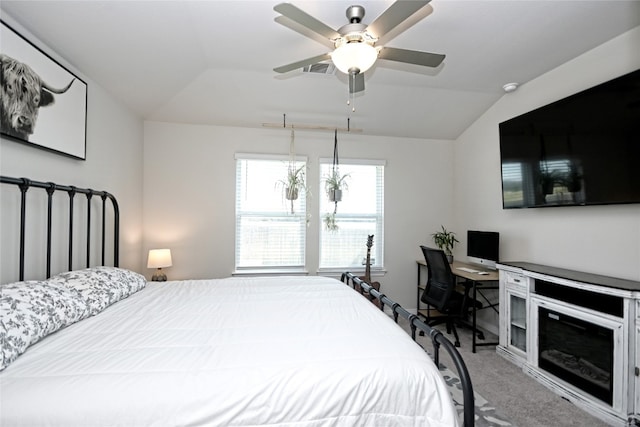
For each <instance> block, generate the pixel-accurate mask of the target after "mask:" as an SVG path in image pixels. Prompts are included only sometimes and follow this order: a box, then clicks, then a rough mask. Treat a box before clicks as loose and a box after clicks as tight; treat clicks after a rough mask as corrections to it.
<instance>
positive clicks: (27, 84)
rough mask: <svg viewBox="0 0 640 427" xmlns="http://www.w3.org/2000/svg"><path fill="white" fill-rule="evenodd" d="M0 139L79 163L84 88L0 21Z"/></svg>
mask: <svg viewBox="0 0 640 427" xmlns="http://www.w3.org/2000/svg"><path fill="white" fill-rule="evenodd" d="M1 31H2V32H1V34H0V39H1V40H2V44H1V45H0V63H1V65H2V69H1V73H0V120H1V122H0V132H1V134H2V137H6V138H8V139H11V140H14V141H18V142H22V143H26V144H30V145H33V146H36V147H38V148H43V149H46V150H49V151H52V152H56V153H59V154H63V155H66V156H70V157H74V158H78V159H82V160H84V159H85V158H86V127H87V84H86V83H85V82H84V81H82V80H81V79H80V78H78V77H77V76H76V75H74V74H73V73H71V72H70V71H69V70H68V69H66V68H65V67H63V66H62V65H60V64H59V63H58V62H57V61H55V60H54V59H53V58H51V57H50V56H49V55H47V54H46V53H45V52H44V51H42V50H40V49H39V48H38V47H36V46H35V45H33V44H32V43H30V42H29V41H28V40H27V39H25V38H24V37H22V36H21V35H20V34H18V33H17V32H16V31H15V30H14V29H13V28H11V27H10V26H8V25H7V24H6V23H5V22H2V29H1Z"/></svg>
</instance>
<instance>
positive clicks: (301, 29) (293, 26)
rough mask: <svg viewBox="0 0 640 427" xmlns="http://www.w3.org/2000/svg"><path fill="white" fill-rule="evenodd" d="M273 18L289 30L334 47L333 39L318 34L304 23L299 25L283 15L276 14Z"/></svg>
mask: <svg viewBox="0 0 640 427" xmlns="http://www.w3.org/2000/svg"><path fill="white" fill-rule="evenodd" d="M273 20H274V21H276V22H277V23H278V24H281V25H283V26H285V27H287V28H289V29H290V30H293V31H295V32H296V33H298V34H301V35H303V36H305V37H308V38H310V39H311V40H315V41H317V42H318V43H321V44H323V45H325V46H327V47H329V48H331V49H333V48H334V47H335V43H334V42H333V41H331V40H329V39H328V38H326V37H324V36H321V35H320V34H318V33H316V32H314V31H311V30H310V29H309V28H307V27H305V26H304V25H301V24H299V23H298V22H296V21H294V20H292V19H289V18H287V17H286V16H284V15H280V16H276V17H275V18H274V19H273Z"/></svg>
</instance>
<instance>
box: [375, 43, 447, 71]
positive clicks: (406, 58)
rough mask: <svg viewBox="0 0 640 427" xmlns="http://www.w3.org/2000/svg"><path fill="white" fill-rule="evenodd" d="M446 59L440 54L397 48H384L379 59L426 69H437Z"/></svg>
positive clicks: (379, 54)
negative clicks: (420, 66)
mask: <svg viewBox="0 0 640 427" xmlns="http://www.w3.org/2000/svg"><path fill="white" fill-rule="evenodd" d="M444 58H445V55H442V54H440V53H429V52H420V51H418V50H407V49H398V48H395V47H383V48H382V49H381V50H380V52H379V53H378V59H386V60H387V61H396V62H405V63H408V64H415V65H422V66H425V67H437V66H438V65H440V64H441V63H442V61H444Z"/></svg>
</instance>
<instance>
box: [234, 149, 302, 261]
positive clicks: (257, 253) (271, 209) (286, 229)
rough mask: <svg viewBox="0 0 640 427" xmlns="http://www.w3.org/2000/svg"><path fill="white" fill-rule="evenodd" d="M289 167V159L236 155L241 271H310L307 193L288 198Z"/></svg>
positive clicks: (237, 245) (237, 239) (237, 223)
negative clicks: (307, 264)
mask: <svg viewBox="0 0 640 427" xmlns="http://www.w3.org/2000/svg"><path fill="white" fill-rule="evenodd" d="M296 160H297V162H296V166H297V167H301V166H305V165H306V159H300V158H298V159H296ZM287 168H288V158H287V157H286V156H259V155H250V154H237V155H236V271H241V270H269V269H273V270H276V269H277V270H278V271H282V270H296V271H301V270H304V268H305V233H306V227H307V226H306V194H304V191H303V192H302V194H298V198H297V199H296V200H294V201H293V203H291V201H289V200H286V199H285V197H284V190H283V188H282V187H281V186H279V184H278V183H279V181H280V180H283V179H285V178H286V174H287ZM292 211H293V212H292Z"/></svg>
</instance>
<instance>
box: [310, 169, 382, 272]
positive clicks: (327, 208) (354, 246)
mask: <svg viewBox="0 0 640 427" xmlns="http://www.w3.org/2000/svg"><path fill="white" fill-rule="evenodd" d="M331 168H332V165H331V159H321V160H320V186H321V187H320V191H319V194H320V218H321V219H322V221H321V224H320V261H319V267H320V268H321V269H336V268H353V267H358V268H363V261H364V260H365V259H366V256H367V236H368V235H371V234H373V235H374V238H373V247H372V248H371V266H372V267H376V268H382V267H383V261H384V250H383V248H384V163H383V162H375V161H374V162H371V161H355V160H349V161H346V162H341V163H340V175H344V174H349V178H348V179H347V184H348V189H346V190H344V191H343V194H342V201H340V202H338V209H337V214H336V223H337V225H338V229H337V230H336V231H329V230H327V228H326V227H325V224H324V217H325V215H326V214H327V213H332V212H333V210H334V206H335V205H334V203H333V202H331V201H329V198H328V196H327V194H326V192H325V188H324V183H325V179H324V177H325V176H327V175H328V174H329V173H330V172H331Z"/></svg>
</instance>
